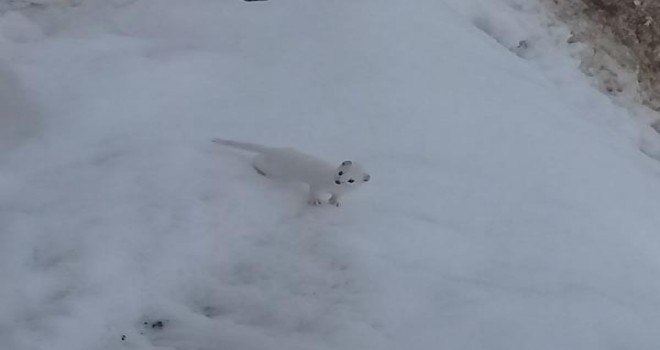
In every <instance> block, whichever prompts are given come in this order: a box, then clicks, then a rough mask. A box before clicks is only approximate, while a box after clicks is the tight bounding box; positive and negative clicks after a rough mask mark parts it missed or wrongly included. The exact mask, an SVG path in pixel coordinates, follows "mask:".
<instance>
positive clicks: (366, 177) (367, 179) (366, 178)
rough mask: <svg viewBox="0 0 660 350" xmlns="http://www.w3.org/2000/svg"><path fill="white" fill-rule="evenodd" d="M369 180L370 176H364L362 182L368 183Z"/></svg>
mask: <svg viewBox="0 0 660 350" xmlns="http://www.w3.org/2000/svg"><path fill="white" fill-rule="evenodd" d="M369 180H371V175H369V174H364V182H367V181H369Z"/></svg>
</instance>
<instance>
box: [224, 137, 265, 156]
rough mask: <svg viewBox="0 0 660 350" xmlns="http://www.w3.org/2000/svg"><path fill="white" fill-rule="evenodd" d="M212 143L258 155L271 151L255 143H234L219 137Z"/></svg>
mask: <svg viewBox="0 0 660 350" xmlns="http://www.w3.org/2000/svg"><path fill="white" fill-rule="evenodd" d="M212 141H213V142H215V143H217V144H219V145H225V146H229V147H234V148H238V149H242V150H244V151H250V152H257V153H264V152H267V151H268V150H269V149H270V148H269V147H266V146H261V145H257V144H254V143H249V142H240V141H232V140H223V139H220V138H217V137H216V138H214V139H213V140H212Z"/></svg>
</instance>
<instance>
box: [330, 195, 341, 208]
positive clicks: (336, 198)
mask: <svg viewBox="0 0 660 350" xmlns="http://www.w3.org/2000/svg"><path fill="white" fill-rule="evenodd" d="M328 203H330V204H332V205H334V206H335V207H338V206H340V205H341V204H340V203H339V196H338V195H336V194H333V195H332V196H330V200H329V201H328Z"/></svg>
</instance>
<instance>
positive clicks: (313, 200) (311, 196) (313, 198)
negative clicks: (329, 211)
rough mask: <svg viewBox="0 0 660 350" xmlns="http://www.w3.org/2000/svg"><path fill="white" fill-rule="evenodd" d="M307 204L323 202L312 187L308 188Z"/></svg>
mask: <svg viewBox="0 0 660 350" xmlns="http://www.w3.org/2000/svg"><path fill="white" fill-rule="evenodd" d="M307 204H309V205H321V204H323V201H322V200H321V198H319V195H318V193H316V191H314V189H312V188H310V189H309V197H308V199H307Z"/></svg>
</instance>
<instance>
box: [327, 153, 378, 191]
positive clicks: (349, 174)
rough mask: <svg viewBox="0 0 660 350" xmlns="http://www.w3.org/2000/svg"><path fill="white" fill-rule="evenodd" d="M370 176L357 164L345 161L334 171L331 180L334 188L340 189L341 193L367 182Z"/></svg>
mask: <svg viewBox="0 0 660 350" xmlns="http://www.w3.org/2000/svg"><path fill="white" fill-rule="evenodd" d="M370 179H371V176H370V175H369V174H367V173H365V172H364V170H363V169H362V167H361V166H360V165H359V164H355V163H353V162H351V161H350V160H347V161H345V162H343V163H341V165H340V166H339V167H338V168H337V169H336V170H335V175H334V178H333V182H334V184H333V185H334V187H341V188H342V190H343V191H347V190H349V189H351V188H354V187H356V186H359V185H361V184H363V183H365V182H368V181H369V180H370Z"/></svg>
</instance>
